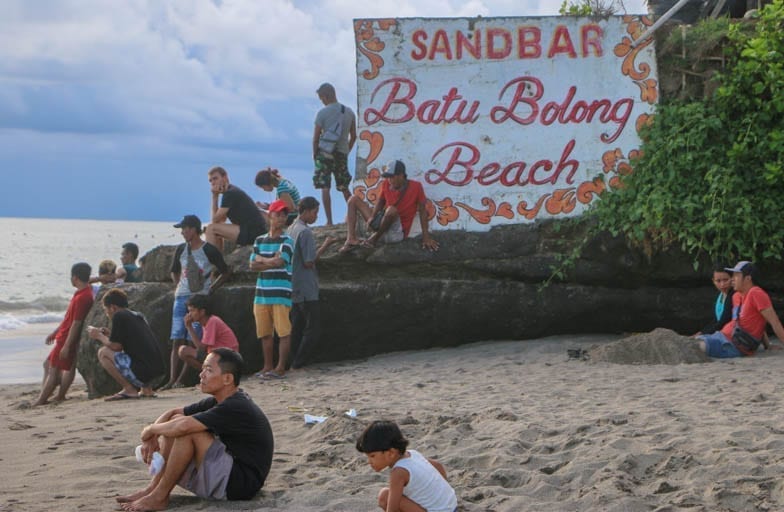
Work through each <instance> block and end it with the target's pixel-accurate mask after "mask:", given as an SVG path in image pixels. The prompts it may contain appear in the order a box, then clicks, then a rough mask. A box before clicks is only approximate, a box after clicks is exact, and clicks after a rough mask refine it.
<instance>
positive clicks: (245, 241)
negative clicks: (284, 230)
mask: <svg viewBox="0 0 784 512" xmlns="http://www.w3.org/2000/svg"><path fill="white" fill-rule="evenodd" d="M266 232H267V226H265V225H264V224H261V225H255V224H240V234H239V235H237V245H253V242H255V241H256V237H258V236H261V235H263V234H264V233H266Z"/></svg>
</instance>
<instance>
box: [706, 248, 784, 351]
mask: <svg viewBox="0 0 784 512" xmlns="http://www.w3.org/2000/svg"><path fill="white" fill-rule="evenodd" d="M726 270H727V271H728V272H732V287H733V288H735V295H733V297H732V321H731V322H728V323H727V324H726V325H725V326H724V327H723V328H722V329H721V330H720V331H716V332H715V333H713V334H703V335H701V336H699V338H698V339H699V340H700V341H699V347H700V349H701V350H703V351H704V352H705V353H706V354H708V355H709V356H710V357H717V358H728V357H742V356H750V355H753V354H754V352H755V351H756V350H757V348H758V346H759V345H760V344H762V345H764V346H765V348H766V349H771V348H773V347H774V346H775V345H773V344H771V343H770V341H768V339H767V338H766V337H765V327H766V324H770V326H771V327H773V332H774V333H776V336H777V337H778V338H779V340H781V341H784V327H782V325H781V321H780V320H779V317H778V315H777V314H776V311H775V310H774V309H773V305H772V304H771V302H770V296H769V295H768V294H767V293H766V292H765V290H763V289H762V288H760V287H759V286H757V285H756V283H755V280H756V279H757V275H756V274H757V269H756V267H755V266H754V264H752V263H751V262H749V261H741V262H738V264H737V265H735V266H734V267H732V268H727V269H726Z"/></svg>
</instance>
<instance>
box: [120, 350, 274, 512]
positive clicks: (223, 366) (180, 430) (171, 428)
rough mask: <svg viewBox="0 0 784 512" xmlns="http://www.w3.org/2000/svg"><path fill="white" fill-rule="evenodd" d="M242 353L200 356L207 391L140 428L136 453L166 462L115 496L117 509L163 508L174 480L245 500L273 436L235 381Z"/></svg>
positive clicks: (263, 468)
mask: <svg viewBox="0 0 784 512" xmlns="http://www.w3.org/2000/svg"><path fill="white" fill-rule="evenodd" d="M242 366H243V361H242V356H240V355H239V354H238V353H237V352H234V351H233V350H229V349H227V348H218V349H215V350H214V351H213V352H212V353H210V354H209V355H208V356H207V358H206V359H205V360H204V366H203V368H202V371H201V373H200V374H199V382H200V386H201V390H202V392H204V393H207V394H209V395H212V396H211V397H209V398H205V399H204V400H202V401H200V402H197V403H194V404H191V405H189V406H187V407H181V408H177V409H171V410H169V411H166V412H165V413H163V414H162V415H161V416H160V417H159V418H158V419H157V420H156V421H155V423H153V424H151V425H148V426H146V427H145V428H144V429H143V430H142V434H141V440H142V458H143V459H144V461H145V462H146V463H147V464H149V463H150V461H151V459H152V455H153V453H155V452H159V453H160V454H161V455H162V456H163V458H164V460H165V461H166V465H165V466H164V468H163V471H161V472H159V473H158V474H156V475H155V476H154V477H153V479H152V481H151V482H150V485H148V486H147V487H146V488H144V489H142V490H140V491H138V492H135V493H133V494H130V495H128V496H120V497H118V498H117V501H118V502H120V503H122V508H123V510H133V511H139V510H164V509H165V508H166V507H167V506H168V505H169V496H170V494H171V492H172V489H174V486H175V485H180V486H181V487H183V488H185V489H188V490H189V491H191V492H192V493H194V494H196V495H197V496H199V497H201V498H208V499H216V500H249V499H251V498H253V497H254V496H255V495H256V493H257V492H258V491H259V489H261V487H262V486H263V485H264V480H265V479H266V478H267V474H268V473H269V470H270V466H271V465H272V452H273V438H272V429H271V428H270V424H269V421H267V417H266V416H265V415H264V413H263V412H262V410H261V409H260V408H259V406H258V405H256V404H255V403H254V402H253V400H251V398H250V397H249V396H248V395H247V394H246V393H245V392H244V391H243V390H241V389H240V388H239V387H238V386H239V383H240V372H241V371H242Z"/></svg>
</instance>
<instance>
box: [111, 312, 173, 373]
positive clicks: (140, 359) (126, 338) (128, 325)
mask: <svg viewBox="0 0 784 512" xmlns="http://www.w3.org/2000/svg"><path fill="white" fill-rule="evenodd" d="M109 339H110V340H111V341H113V342H115V343H119V344H120V345H122V347H123V352H125V353H126V354H128V355H129V356H130V357H131V370H132V371H133V374H134V375H136V377H137V378H138V379H139V380H140V381H142V382H143V383H144V384H147V383H149V382H150V381H152V380H153V379H154V378H155V377H158V376H159V375H163V374H164V373H166V365H165V364H164V361H163V352H162V351H161V345H160V343H158V340H157V339H155V334H153V332H152V329H150V326H149V324H148V323H147V320H145V319H144V316H142V314H141V313H137V312H136V311H131V310H130V309H120V310H118V311H117V312H116V313H115V314H114V316H113V317H112V333H111V335H110V336H109Z"/></svg>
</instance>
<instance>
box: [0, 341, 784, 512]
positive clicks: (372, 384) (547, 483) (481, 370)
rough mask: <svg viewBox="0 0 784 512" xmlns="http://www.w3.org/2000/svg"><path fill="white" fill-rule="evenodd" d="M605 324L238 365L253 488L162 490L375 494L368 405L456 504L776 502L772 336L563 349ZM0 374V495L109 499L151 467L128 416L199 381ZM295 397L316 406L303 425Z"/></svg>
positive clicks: (30, 503) (378, 481)
mask: <svg viewBox="0 0 784 512" xmlns="http://www.w3.org/2000/svg"><path fill="white" fill-rule="evenodd" d="M615 339H617V337H610V336H561V337H553V338H546V339H542V340H536V341H521V342H486V343H479V344H473V345H467V346H463V347H459V348H450V349H438V350H429V351H423V352H405V353H396V354H390V355H384V356H378V357H374V358H371V359H368V360H362V361H353V362H347V363H342V364H337V365H322V366H316V367H313V368H310V369H308V370H306V371H301V372H298V373H291V374H290V376H289V378H288V379H286V380H282V381H275V382H259V381H257V380H256V379H253V378H252V377H248V378H247V379H246V381H245V382H244V383H243V385H242V387H243V388H244V389H246V390H247V391H248V392H249V394H250V395H251V396H252V397H253V398H254V399H255V400H256V401H257V403H259V404H260V406H261V407H262V409H263V410H264V411H265V413H266V414H267V416H268V417H269V419H270V422H271V423H272V427H273V430H274V433H275V444H276V450H275V456H274V461H273V466H272V471H271V473H270V476H269V478H268V480H267V483H266V485H265V487H264V489H263V491H262V492H261V493H260V494H259V495H258V496H257V497H256V499H255V500H253V501H249V502H228V503H227V502H222V503H215V502H204V501H201V500H198V499H196V498H194V497H192V496H190V495H188V494H187V493H185V492H184V491H181V490H176V491H175V493H174V494H173V500H172V503H171V509H176V510H181V511H195V510H254V511H255V510H258V511H262V510H263V511H283V510H287V511H372V510H376V507H375V499H376V494H377V492H378V490H379V488H380V487H381V486H382V485H384V484H385V482H386V481H387V477H388V475H387V473H386V472H382V473H374V472H373V471H372V470H371V468H370V467H369V466H368V465H367V463H366V461H365V459H364V457H363V456H361V454H359V453H357V452H356V450H355V448H354V441H355V439H356V436H357V435H358V433H359V432H360V431H361V430H362V428H363V426H364V425H365V424H366V423H367V422H369V421H371V420H373V419H378V418H387V419H392V420H395V421H397V422H398V423H399V424H400V425H401V428H402V430H403V432H404V434H405V435H406V436H407V437H408V438H409V439H410V440H411V447H412V448H414V449H417V450H419V451H421V452H423V453H425V454H426V455H428V456H431V457H434V458H436V459H438V460H439V461H441V462H442V463H444V464H445V466H446V468H447V471H448V473H449V479H450V482H451V483H452V485H453V486H454V487H455V490H456V491H457V494H458V497H459V501H460V510H463V511H491V510H492V511H515V512H519V511H543V510H544V511H549V510H553V511H583V510H608V511H613V510H617V511H643V510H659V511H665V510H667V511H669V510H687V509H688V510H691V511H707V510H711V511H715V510H782V509H784V483H783V482H782V478H781V475H782V473H783V472H784V450H782V448H784V424H782V421H781V420H782V414H781V412H780V411H779V410H780V409H781V408H782V405H783V404H782V401H783V400H782V397H781V395H779V394H778V393H779V390H780V389H781V386H780V384H779V379H780V378H781V377H780V376H781V375H784V351H778V352H771V353H762V354H759V355H758V356H756V357H752V358H744V359H738V360H732V361H716V362H710V363H701V364H688V365H687V364H680V365H651V364H648V365H639V364H638V365H623V364H614V363H607V362H585V361H582V360H578V359H570V358H569V357H568V355H567V350H568V349H578V348H579V349H587V348H589V347H590V346H592V345H594V344H596V343H600V342H603V341H612V340H615ZM0 389H1V391H0V407H1V408H2V419H0V428H1V429H2V432H3V434H4V439H3V443H2V447H0V464H2V467H3V468H4V470H3V478H2V481H0V511H11V510H13V511H50V510H79V511H104V510H115V509H116V508H117V507H116V505H115V502H114V497H115V496H117V495H119V494H124V493H128V492H130V491H133V490H136V489H137V488H140V487H142V486H143V485H145V483H146V481H147V474H146V468H145V467H144V466H142V465H141V464H139V463H138V462H136V460H135V459H134V457H133V449H134V446H135V445H136V444H138V435H139V432H140V430H141V428H142V427H143V426H144V425H145V424H147V423H149V422H150V421H152V420H154V418H155V417H157V415H158V414H159V413H160V412H162V411H163V410H165V409H167V408H170V407H175V406H179V405H182V404H186V403H189V402H192V401H195V400H197V399H198V398H199V397H200V396H202V395H201V393H200V392H199V391H198V390H196V389H181V390H173V391H167V392H163V393H159V395H160V396H159V398H157V399H154V400H128V401H124V402H114V403H107V402H104V401H102V400H87V394H86V392H85V390H84V387H83V386H82V385H77V386H76V387H75V389H74V390H73V391H72V393H71V396H72V398H71V399H70V400H68V401H67V402H65V403H62V404H58V405H49V406H45V407H42V408H37V409H30V408H28V407H27V404H29V402H31V401H32V400H34V398H35V396H36V393H37V391H38V388H37V385H35V384H23V385H6V386H2V387H0ZM352 408H353V409H356V411H357V418H356V419H352V418H349V417H348V416H346V415H344V413H345V411H348V410H349V409H352ZM305 413H308V414H313V415H324V416H327V417H328V419H327V420H326V421H325V422H324V423H321V424H316V425H306V424H305V422H304V421H303V415H304V414H305Z"/></svg>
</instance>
